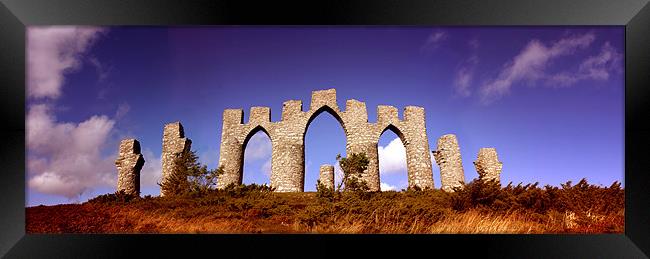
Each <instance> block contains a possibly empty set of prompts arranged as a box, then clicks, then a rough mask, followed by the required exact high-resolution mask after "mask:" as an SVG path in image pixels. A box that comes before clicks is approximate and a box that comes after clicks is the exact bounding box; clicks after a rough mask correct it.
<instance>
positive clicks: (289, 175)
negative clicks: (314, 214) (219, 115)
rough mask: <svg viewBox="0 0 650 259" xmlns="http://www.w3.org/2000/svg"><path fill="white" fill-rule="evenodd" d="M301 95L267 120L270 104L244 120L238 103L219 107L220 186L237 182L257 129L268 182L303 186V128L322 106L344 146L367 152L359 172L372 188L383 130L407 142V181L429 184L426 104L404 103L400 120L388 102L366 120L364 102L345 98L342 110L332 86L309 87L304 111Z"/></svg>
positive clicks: (291, 188) (285, 187) (295, 188)
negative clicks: (264, 144)
mask: <svg viewBox="0 0 650 259" xmlns="http://www.w3.org/2000/svg"><path fill="white" fill-rule="evenodd" d="M302 109H303V105H302V101H300V100H289V101H285V102H284V103H283V106H282V117H281V118H282V119H281V120H280V121H278V122H271V121H270V120H269V119H268V118H270V112H271V111H270V109H269V108H267V107H253V108H251V115H250V117H251V118H250V119H249V120H248V123H243V121H244V120H243V117H244V112H243V110H242V109H226V110H224V112H223V125H222V131H221V149H220V158H219V165H220V166H223V167H224V174H223V175H222V176H221V177H220V178H219V180H218V182H217V187H218V188H224V187H225V186H227V185H228V184H230V183H235V184H241V182H242V177H243V176H242V174H243V172H242V169H243V159H244V149H245V147H246V143H247V142H248V140H249V139H250V137H251V136H253V135H254V134H255V133H257V132H258V131H263V132H264V133H266V134H267V135H268V136H269V138H270V139H271V144H272V155H271V187H273V188H275V190H276V191H278V192H301V191H303V190H304V181H305V147H304V139H305V133H306V131H307V128H308V127H309V124H310V123H311V121H312V120H313V119H314V118H315V117H316V116H318V115H319V114H321V113H323V112H327V113H330V114H331V115H332V116H334V118H336V120H337V121H338V122H339V123H341V126H342V127H343V131H344V132H345V136H346V139H347V144H346V152H347V154H351V153H360V152H363V153H366V155H367V156H368V159H369V164H368V169H367V170H366V171H365V172H364V173H363V175H362V178H363V179H364V180H365V181H366V182H367V183H368V186H369V187H370V190H372V191H379V166H378V165H379V160H378V154H377V144H378V143H379V137H380V136H381V134H382V133H383V132H384V131H386V130H388V129H390V130H392V131H394V132H395V133H396V134H397V135H398V136H399V137H400V139H401V140H402V143H404V147H405V148H406V159H407V161H406V163H407V167H408V179H409V186H411V187H413V186H419V187H420V188H433V187H434V185H433V172H432V169H431V154H430V153H429V142H428V139H427V134H426V126H425V120H424V119H425V114H424V108H421V107H415V106H408V107H405V108H404V119H403V120H400V119H399V117H398V115H397V109H396V108H395V107H391V106H380V107H378V114H377V122H376V123H369V122H368V112H367V110H366V104H365V103H363V102H360V101H357V100H347V102H346V110H345V111H341V110H340V109H339V107H338V104H337V102H336V90H335V89H328V90H321V91H314V92H312V98H311V103H310V105H309V110H308V111H303V110H302Z"/></svg>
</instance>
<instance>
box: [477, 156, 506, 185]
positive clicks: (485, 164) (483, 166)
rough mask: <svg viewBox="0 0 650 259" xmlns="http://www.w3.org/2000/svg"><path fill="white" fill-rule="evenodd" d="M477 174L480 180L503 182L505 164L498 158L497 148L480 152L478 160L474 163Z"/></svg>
mask: <svg viewBox="0 0 650 259" xmlns="http://www.w3.org/2000/svg"><path fill="white" fill-rule="evenodd" d="M474 166H475V167H476V172H477V173H478V175H479V179H481V180H484V181H487V180H496V181H497V182H499V181H501V179H500V177H501V168H502V167H503V163H501V162H500V161H499V158H498V157H497V150H496V149H495V148H481V149H480V150H479V151H478V158H477V159H476V161H474Z"/></svg>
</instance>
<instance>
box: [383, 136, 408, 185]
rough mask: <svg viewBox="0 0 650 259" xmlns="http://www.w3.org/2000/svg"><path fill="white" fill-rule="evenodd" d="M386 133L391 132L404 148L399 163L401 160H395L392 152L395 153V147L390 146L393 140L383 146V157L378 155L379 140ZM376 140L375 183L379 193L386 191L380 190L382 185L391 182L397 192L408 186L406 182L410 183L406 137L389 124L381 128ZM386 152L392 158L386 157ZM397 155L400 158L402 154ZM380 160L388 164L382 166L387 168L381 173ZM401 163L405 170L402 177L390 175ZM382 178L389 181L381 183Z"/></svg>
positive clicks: (400, 175)
mask: <svg viewBox="0 0 650 259" xmlns="http://www.w3.org/2000/svg"><path fill="white" fill-rule="evenodd" d="M386 131H390V132H392V133H393V134H395V135H396V136H397V137H398V138H399V139H400V142H401V144H402V147H403V148H404V153H403V156H404V158H403V159H404V161H401V158H399V159H397V160H395V157H394V155H395V153H394V152H395V148H396V147H395V146H394V144H392V143H393V141H394V139H392V138H391V142H389V143H388V144H386V146H384V155H380V154H379V153H381V152H380V150H379V140H380V139H381V137H382V136H384V133H385V132H386ZM377 140H378V141H377V151H378V152H377V178H378V179H377V181H378V182H379V190H380V191H386V190H382V189H381V188H382V185H383V184H390V181H391V180H392V181H393V183H392V184H393V185H395V186H394V187H396V188H397V189H396V191H399V187H400V186H402V185H403V184H408V182H409V181H410V179H409V177H408V158H407V156H408V154H407V152H406V147H407V143H408V142H407V140H406V137H405V135H404V133H403V132H402V131H401V130H400V129H399V128H398V127H397V126H395V125H394V124H392V123H391V124H388V125H387V126H386V127H384V128H383V130H381V131H380V133H379V136H377ZM397 148H398V147H397ZM388 150H392V151H388ZM386 152H390V153H393V156H390V158H388V157H386V155H387V154H386ZM399 155H400V156H401V155H402V154H399ZM385 159H388V160H385ZM382 160H383V161H384V162H385V163H388V164H384V166H388V168H383V171H382V168H380V164H381V161H382ZM402 163H403V166H404V169H405V172H404V173H405V174H404V175H402V174H391V173H390V172H391V171H392V172H395V171H394V170H395V166H402ZM391 168H392V170H391ZM382 172H383V175H382ZM384 177H386V178H384ZM382 178H384V179H390V180H388V181H386V180H383V181H382ZM404 180H406V183H404ZM395 181H398V182H395Z"/></svg>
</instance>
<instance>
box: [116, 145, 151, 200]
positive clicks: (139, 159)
mask: <svg viewBox="0 0 650 259" xmlns="http://www.w3.org/2000/svg"><path fill="white" fill-rule="evenodd" d="M144 162H145V161H144V157H143V156H142V154H141V153H140V142H138V141H137V140H135V139H124V140H122V141H121V142H120V153H119V154H118V157H117V160H115V166H116V167H117V191H118V192H119V191H124V192H125V193H127V194H131V195H140V170H141V169H142V166H144Z"/></svg>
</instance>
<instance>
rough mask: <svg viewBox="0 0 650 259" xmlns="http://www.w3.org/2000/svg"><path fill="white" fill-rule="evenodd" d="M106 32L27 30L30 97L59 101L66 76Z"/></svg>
mask: <svg viewBox="0 0 650 259" xmlns="http://www.w3.org/2000/svg"><path fill="white" fill-rule="evenodd" d="M104 31H105V30H104V29H102V28H96V27H77V26H53V27H40V26H39V27H33V26H30V27H29V28H28V29H27V89H28V91H27V94H28V97H33V98H46V97H49V98H54V99H55V98H58V97H59V96H60V95H61V86H62V85H63V82H64V73H66V72H70V71H74V70H76V69H78V68H79V67H80V66H81V64H82V62H80V60H81V57H82V55H83V54H84V52H86V50H87V49H88V48H89V47H90V46H91V45H92V43H93V42H94V40H95V39H96V38H97V37H98V36H99V35H100V34H101V33H102V32H104Z"/></svg>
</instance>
